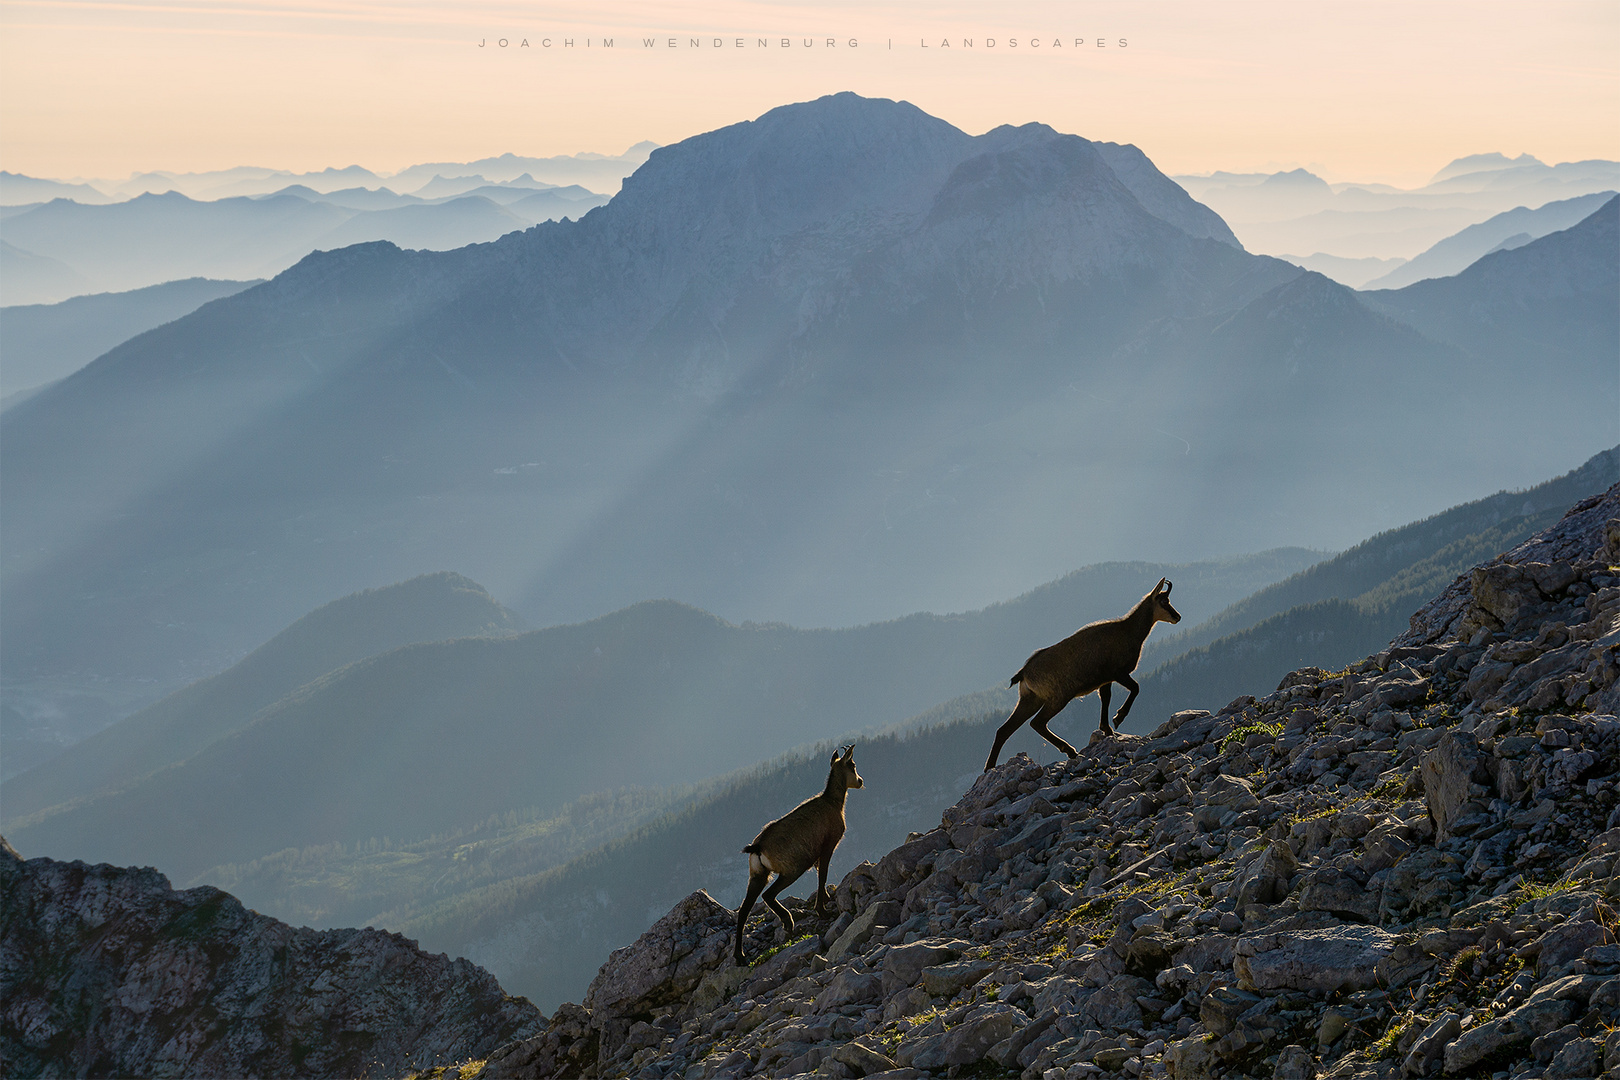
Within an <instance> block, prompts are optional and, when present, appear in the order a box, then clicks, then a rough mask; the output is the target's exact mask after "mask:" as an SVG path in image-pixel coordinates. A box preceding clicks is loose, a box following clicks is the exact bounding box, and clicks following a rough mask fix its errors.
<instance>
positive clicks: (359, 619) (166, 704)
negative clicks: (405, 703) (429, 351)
mask: <svg viewBox="0 0 1620 1080" xmlns="http://www.w3.org/2000/svg"><path fill="white" fill-rule="evenodd" d="M522 629H524V626H523V621H522V620H521V619H519V618H518V617H517V616H516V615H514V614H512V613H511V612H510V611H507V610H506V609H505V608H503V607H502V606H501V605H500V604H498V603H497V602H496V601H495V600H494V598H493V597H491V596H490V595H489V594H488V593H487V592H485V591H484V590H483V588H482V587H481V586H479V585H478V584H477V583H476V582H473V581H469V580H468V579H466V578H464V577H462V576H461V575H460V574H454V573H440V574H427V575H424V576H422V577H419V578H413V579H412V580H410V581H403V582H400V583H399V584H398V585H392V586H389V587H387V588H382V589H370V590H367V591H365V592H361V593H356V594H354V595H352V596H346V597H343V598H342V599H339V600H334V601H332V602H331V603H330V604H326V605H324V606H323V607H320V608H317V609H316V610H314V611H312V612H310V613H309V614H308V615H305V616H304V617H303V618H301V619H299V620H298V621H297V622H296V623H294V624H293V625H292V626H289V627H288V628H287V629H285V630H283V631H282V632H281V633H279V634H277V635H276V636H275V637H273V638H271V639H270V640H269V641H267V642H265V643H264V644H263V645H261V646H260V647H259V648H257V649H255V650H254V651H253V652H252V653H250V654H248V655H247V656H246V657H244V658H243V659H242V660H241V661H240V662H239V663H237V664H236V665H234V666H233V667H232V668H230V669H229V670H228V671H226V672H222V673H221V674H219V675H216V676H214V677H212V678H208V679H202V680H200V681H198V682H195V683H192V684H191V685H190V686H188V687H186V688H185V689H183V690H180V691H178V692H176V693H174V694H172V695H170V696H168V697H166V698H164V699H163V700H162V701H159V702H158V703H157V704H155V705H152V706H150V707H148V708H146V709H143V710H142V711H141V712H139V713H136V714H135V715H134V716H132V717H129V718H128V719H126V720H123V721H121V722H119V723H118V724H115V725H113V726H112V727H111V728H108V729H107V730H105V731H103V732H101V733H100V734H98V735H93V736H91V737H90V738H89V739H86V740H85V741H84V742H81V743H77V744H75V745H74V746H71V747H69V748H68V749H67V750H65V751H63V753H62V755H61V756H60V757H58V758H57V759H56V760H54V761H48V762H45V763H44V764H42V765H39V766H37V767H35V768H34V769H32V770H30V771H28V772H27V773H25V774H23V775H21V776H15V777H12V778H10V779H8V780H6V782H5V783H4V785H0V810H3V812H4V815H5V817H6V819H7V820H15V819H16V818H18V817H21V816H23V815H27V814H31V813H33V812H34V811H36V810H42V809H44V808H46V807H49V806H53V805H55V804H57V803H62V802H67V801H69V800H72V799H77V798H81V797H84V796H87V795H91V794H93V793H96V792H99V791H102V790H105V789H108V788H118V787H122V786H123V785H125V784H127V783H129V782H131V781H134V780H137V779H139V778H141V777H143V776H145V775H147V774H148V773H151V772H153V771H154V770H157V769H160V768H162V767H164V766H167V765H172V764H175V763H176V762H180V761H184V760H185V759H186V758H188V757H190V756H192V755H193V754H195V753H196V752H197V751H199V750H201V749H203V748H204V747H206V746H208V745H210V744H211V743H214V742H217V741H218V740H220V739H223V738H226V737H227V736H229V735H231V734H232V733H233V732H236V731H239V730H240V729H241V728H243V727H245V726H246V725H247V724H248V723H249V722H251V721H252V720H253V718H254V716H255V715H256V714H257V713H258V712H259V710H261V709H263V708H265V707H266V706H269V705H273V704H274V703H275V702H277V701H279V700H280V699H281V698H283V697H286V696H287V695H288V694H291V693H292V692H293V691H295V690H297V689H298V688H299V687H301V686H303V685H304V684H306V683H308V682H311V681H313V680H315V679H317V678H319V677H320V676H322V675H326V674H328V673H329V672H332V671H334V670H336V669H338V668H341V667H343V666H344V665H346V664H350V663H353V662H355V661H358V660H364V659H366V658H367V657H370V656H375V655H377V654H378V653H382V652H387V651H389V650H391V649H396V648H398V647H400V646H402V645H407V644H410V643H412V642H421V641H443V640H446V639H449V638H461V637H500V636H504V635H508V634H514V633H517V632H519V631H520V630H522Z"/></svg>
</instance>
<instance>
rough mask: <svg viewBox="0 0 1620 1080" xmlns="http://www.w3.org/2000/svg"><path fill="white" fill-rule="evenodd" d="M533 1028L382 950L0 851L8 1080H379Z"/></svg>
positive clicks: (0, 1025) (158, 887)
mask: <svg viewBox="0 0 1620 1080" xmlns="http://www.w3.org/2000/svg"><path fill="white" fill-rule="evenodd" d="M544 1024H545V1017H544V1016H542V1015H541V1014H540V1013H539V1011H538V1010H536V1009H535V1008H534V1006H532V1005H530V1004H529V1002H528V1001H526V1000H524V999H523V998H513V997H508V996H507V995H506V994H505V993H503V992H502V991H501V988H500V986H498V985H497V984H496V982H495V979H494V977H493V976H491V975H490V974H489V972H487V971H485V970H483V969H482V968H479V967H475V966H474V965H472V964H470V963H468V962H467V961H466V960H455V961H451V960H449V959H448V958H446V957H445V956H443V955H438V956H434V955H429V954H427V953H424V952H422V951H420V950H419V949H417V948H416V947H415V943H414V942H410V941H407V940H406V939H404V938H402V937H400V936H399V935H398V934H387V933H382V932H380V931H376V930H369V929H368V930H324V931H316V930H308V929H296V928H294V927H290V926H287V925H286V924H284V923H279V922H277V921H275V920H274V919H269V918H266V917H265V916H263V915H260V914H258V913H257V912H253V911H249V910H247V909H246V908H244V907H243V906H242V905H241V904H240V903H238V902H237V901H236V900H235V899H234V898H232V897H231V896H230V895H228V894H226V893H223V892H220V891H219V890H218V889H212V888H206V887H204V888H199V889H190V890H187V891H185V892H175V891H173V890H172V889H170V888H169V882H168V879H167V878H165V877H163V875H161V874H159V873H158V872H157V871H155V870H151V869H126V868H120V867H114V866H108V865H105V864H103V865H98V866H87V865H86V864H84V863H82V862H74V863H62V862H56V861H53V860H51V859H30V860H28V861H26V862H25V861H24V860H23V859H22V858H21V856H19V855H18V854H17V852H16V851H15V850H14V849H13V848H12V847H11V846H10V845H9V844H6V843H5V842H4V841H0V1059H3V1060H4V1062H5V1065H4V1072H5V1075H7V1076H14V1077H24V1076H390V1075H398V1074H400V1073H402V1072H405V1071H407V1070H410V1069H412V1068H421V1067H423V1066H427V1065H432V1064H434V1063H436V1062H440V1061H465V1060H468V1059H473V1058H479V1057H483V1056H484V1055H486V1054H488V1053H489V1051H490V1050H492V1049H494V1048H496V1047H498V1046H500V1045H502V1044H503V1043H507V1042H510V1041H511V1040H514V1039H523V1038H524V1037H526V1036H532V1035H534V1034H535V1033H537V1032H538V1031H540V1030H541V1029H542V1028H543V1027H544Z"/></svg>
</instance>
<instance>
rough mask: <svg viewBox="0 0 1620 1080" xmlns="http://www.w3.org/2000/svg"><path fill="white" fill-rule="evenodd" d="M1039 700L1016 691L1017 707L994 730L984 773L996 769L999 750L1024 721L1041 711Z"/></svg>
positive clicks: (999, 754)
mask: <svg viewBox="0 0 1620 1080" xmlns="http://www.w3.org/2000/svg"><path fill="white" fill-rule="evenodd" d="M1041 706H1042V702H1041V699H1040V698H1038V697H1036V696H1035V695H1034V694H1031V693H1029V692H1028V691H1026V690H1023V689H1020V690H1019V691H1018V705H1017V706H1016V707H1015V708H1014V709H1013V711H1012V715H1011V716H1009V717H1007V722H1006V723H1004V724H1002V725H1001V726H1000V727H998V728H997V729H996V741H995V745H993V746H991V747H990V756H989V757H988V758H986V759H985V762H984V771H985V772H989V771H990V770H991V769H993V768H995V767H996V758H998V757H1000V756H1001V748H1002V747H1003V746H1005V745H1006V743H1007V740H1008V739H1009V738H1011V737H1012V733H1013V732H1015V731H1017V730H1018V729H1019V728H1021V727H1023V726H1024V721H1025V720H1028V719H1029V718H1030V717H1032V716H1034V715H1035V714H1036V713H1038V712H1040V711H1041Z"/></svg>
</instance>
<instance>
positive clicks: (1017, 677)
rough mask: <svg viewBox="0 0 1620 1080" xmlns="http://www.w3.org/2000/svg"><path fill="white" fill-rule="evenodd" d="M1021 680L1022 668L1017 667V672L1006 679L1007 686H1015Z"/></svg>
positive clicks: (1022, 679) (1022, 676) (1022, 677)
mask: <svg viewBox="0 0 1620 1080" xmlns="http://www.w3.org/2000/svg"><path fill="white" fill-rule="evenodd" d="M1024 666H1025V667H1028V666H1029V665H1027V664H1026V665H1024ZM1023 681H1024V668H1019V669H1018V674H1016V675H1014V676H1013V677H1012V678H1011V679H1009V680H1007V685H1008V686H1017V685H1018V684H1019V683H1021V682H1023Z"/></svg>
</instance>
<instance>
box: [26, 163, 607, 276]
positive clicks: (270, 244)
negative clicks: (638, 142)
mask: <svg viewBox="0 0 1620 1080" xmlns="http://www.w3.org/2000/svg"><path fill="white" fill-rule="evenodd" d="M429 186H432V185H431V184H430V185H429ZM452 186H456V185H452ZM492 193H494V194H495V195H497V196H498V197H497V198H491V197H490V196H491V194H492ZM606 201H607V197H606V196H604V195H597V194H596V193H594V192H591V191H587V190H586V189H584V188H581V187H578V186H577V185H575V186H570V187H567V188H560V187H542V186H541V185H538V184H532V183H525V184H521V185H519V186H516V187H509V188H499V187H495V186H493V185H490V184H487V183H485V182H484V181H483V180H482V178H474V180H473V182H472V183H471V184H470V185H469V186H468V187H467V189H466V191H465V192H464V193H462V194H456V195H447V196H443V197H440V198H436V199H431V200H429V199H422V198H417V197H415V196H411V197H401V196H397V195H394V194H393V193H392V192H388V191H386V189H383V190H379V191H368V190H366V189H364V188H360V189H350V190H339V191H337V192H335V193H334V194H332V195H329V196H328V195H322V194H320V193H319V192H316V191H314V190H312V189H311V188H308V187H305V186H288V187H284V188H282V189H280V190H279V191H277V192H275V193H273V194H268V195H263V196H256V197H248V196H232V197H228V198H221V199H216V200H213V201H209V202H202V201H197V200H194V199H190V198H188V197H186V196H185V195H182V194H180V193H179V192H173V191H171V192H165V193H163V194H143V195H139V196H136V197H135V198H133V199H130V200H128V201H125V202H116V203H107V204H102V205H84V204H81V203H78V202H75V201H72V200H70V199H55V200H52V201H51V202H47V203H44V204H42V205H39V206H35V207H32V208H30V209H26V210H22V209H19V210H18V211H16V212H13V213H10V214H7V215H6V216H5V217H4V219H3V220H0V236H3V237H4V238H5V242H6V243H7V244H9V245H10V249H8V250H11V254H9V255H8V259H7V262H6V263H4V264H0V270H3V271H6V272H7V273H8V276H7V277H5V278H4V279H3V280H0V295H3V296H4V297H5V299H6V302H7V303H8V304H10V305H16V304H38V303H50V302H54V301H59V300H62V299H64V298H65V297H67V296H72V295H74V294H75V293H83V292H88V291H92V290H105V291H122V290H129V289H138V288H142V287H150V286H153V285H156V284H159V283H162V282H167V281H171V280H174V279H177V278H190V277H213V278H227V279H229V278H257V277H262V276H266V275H271V274H276V273H279V272H280V271H282V270H284V269H286V268H287V267H289V266H291V265H292V264H293V263H295V262H297V261H298V260H299V259H301V258H303V257H304V256H305V255H307V254H308V253H309V252H310V251H312V250H316V249H331V248H340V247H347V246H349V245H351V244H359V243H365V242H367V241H374V240H387V241H390V242H392V243H396V244H399V245H400V246H401V247H406V248H427V249H431V250H447V249H450V248H457V247H462V246H464V245H467V244H474V243H481V242H484V241H489V240H493V239H495V238H496V237H498V236H501V235H503V234H505V233H509V232H515V231H520V230H523V229H527V228H529V227H531V226H532V225H534V224H535V223H536V222H539V221H550V220H556V219H559V218H563V217H579V216H581V215H582V214H584V213H586V212H588V211H589V210H591V209H592V208H593V207H596V206H600V205H602V204H603V203H605V202H606ZM25 255H26V256H29V257H31V258H33V259H35V260H38V259H47V260H50V263H51V265H52V266H59V267H64V268H66V270H65V271H63V270H54V271H52V272H49V273H47V272H44V271H43V270H41V268H40V267H39V266H38V265H36V264H35V263H31V262H28V261H25V260H24V259H23V256H25ZM8 268H10V269H15V270H16V273H14V274H12V273H10V269H8Z"/></svg>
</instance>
